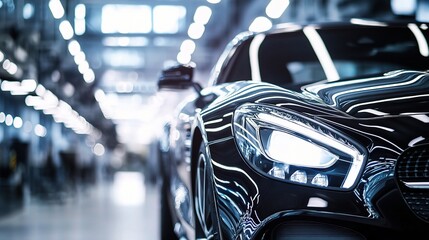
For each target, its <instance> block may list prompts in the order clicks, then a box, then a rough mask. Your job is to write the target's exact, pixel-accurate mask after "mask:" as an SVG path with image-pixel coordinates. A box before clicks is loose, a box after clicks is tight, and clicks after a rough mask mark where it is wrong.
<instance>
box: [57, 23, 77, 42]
mask: <svg viewBox="0 0 429 240" xmlns="http://www.w3.org/2000/svg"><path fill="white" fill-rule="evenodd" d="M59 28H60V33H61V36H63V38H64V40H70V39H71V38H72V37H73V35H74V32H73V27H72V25H71V24H70V22H69V21H67V20H64V21H62V22H61V23H60V26H59Z"/></svg>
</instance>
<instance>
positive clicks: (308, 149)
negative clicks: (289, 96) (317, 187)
mask: <svg viewBox="0 0 429 240" xmlns="http://www.w3.org/2000/svg"><path fill="white" fill-rule="evenodd" d="M265 148H266V149H265V151H266V153H267V154H268V156H270V157H271V158H272V159H274V160H276V161H280V162H283V163H287V164H290V165H294V166H303V167H313V168H327V167H330V166H332V165H333V164H334V163H335V162H336V161H337V160H338V156H336V155H334V154H332V153H330V152H328V151H326V150H325V149H323V148H321V147H319V146H317V145H315V144H313V143H310V142H307V141H305V140H303V139H301V138H298V137H295V136H293V135H291V134H288V133H285V132H280V131H272V132H271V134H270V137H269V139H268V141H267V143H266V146H265Z"/></svg>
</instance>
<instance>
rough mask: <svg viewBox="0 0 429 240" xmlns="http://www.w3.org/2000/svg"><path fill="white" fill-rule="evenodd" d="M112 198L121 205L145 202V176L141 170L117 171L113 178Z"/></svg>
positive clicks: (136, 204)
mask: <svg viewBox="0 0 429 240" xmlns="http://www.w3.org/2000/svg"><path fill="white" fill-rule="evenodd" d="M113 179H114V180H113V181H114V182H113V188H112V198H113V201H114V203H115V204H117V205H120V206H139V205H141V204H143V203H144V202H145V197H146V187H145V185H144V176H143V175H142V174H141V173H139V172H117V173H115V176H114V178H113Z"/></svg>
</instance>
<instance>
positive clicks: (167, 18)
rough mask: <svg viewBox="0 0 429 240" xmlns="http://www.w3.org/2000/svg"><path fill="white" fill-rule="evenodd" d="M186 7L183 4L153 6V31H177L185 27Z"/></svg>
mask: <svg viewBox="0 0 429 240" xmlns="http://www.w3.org/2000/svg"><path fill="white" fill-rule="evenodd" d="M185 17H186V8H185V7H183V6H168V5H158V6H155V7H154V8H153V31H154V32H155V33H170V34H172V33H177V32H179V30H180V29H181V28H182V27H183V25H184V21H185Z"/></svg>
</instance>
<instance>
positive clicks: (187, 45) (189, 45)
mask: <svg viewBox="0 0 429 240" xmlns="http://www.w3.org/2000/svg"><path fill="white" fill-rule="evenodd" d="M195 48H196V45H195V42H194V41H192V40H191V39H186V40H185V41H183V42H182V45H180V51H181V52H185V53H188V54H192V53H194V51H195Z"/></svg>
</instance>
